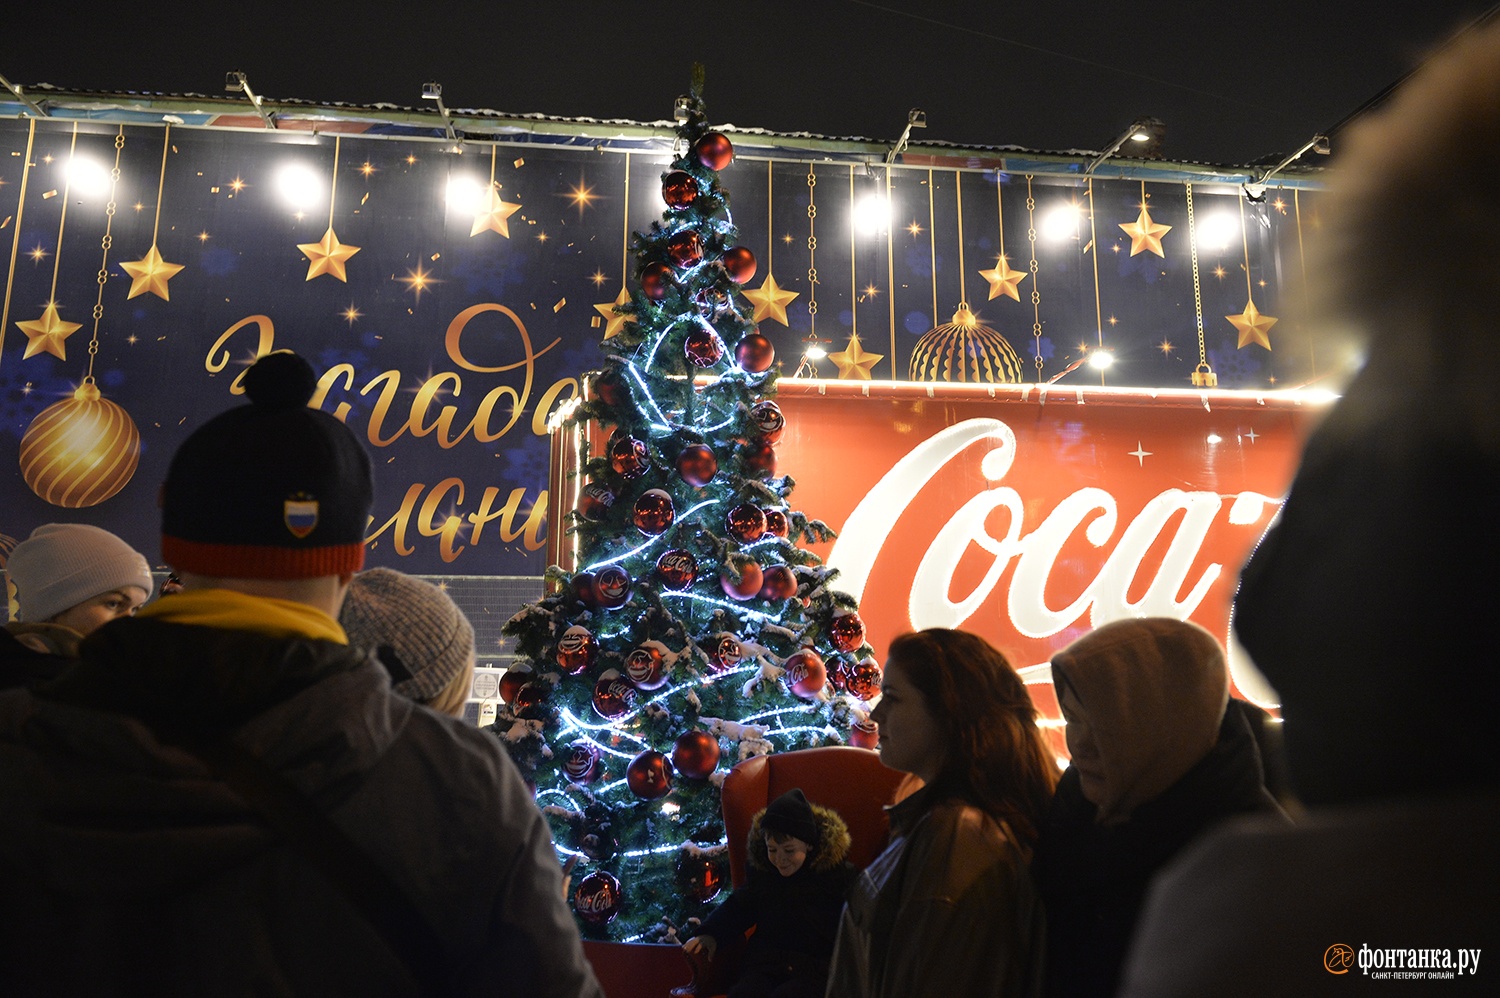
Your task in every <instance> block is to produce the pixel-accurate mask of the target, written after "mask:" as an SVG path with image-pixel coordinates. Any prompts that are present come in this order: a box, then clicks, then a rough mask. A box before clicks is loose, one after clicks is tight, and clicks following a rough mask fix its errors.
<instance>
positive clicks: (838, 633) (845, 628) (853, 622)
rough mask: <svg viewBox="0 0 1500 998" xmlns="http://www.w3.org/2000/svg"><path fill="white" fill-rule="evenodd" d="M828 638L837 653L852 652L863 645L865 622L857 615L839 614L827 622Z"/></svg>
mask: <svg viewBox="0 0 1500 998" xmlns="http://www.w3.org/2000/svg"><path fill="white" fill-rule="evenodd" d="M828 637H829V640H831V641H832V642H833V646H834V647H835V648H837V649H838V650H839V651H854V649H856V648H858V647H859V646H860V645H862V644H864V643H865V622H864V621H863V620H860V619H859V614H857V613H841V614H839V615H838V616H837V617H834V618H833V620H832V621H830V622H829V624H828Z"/></svg>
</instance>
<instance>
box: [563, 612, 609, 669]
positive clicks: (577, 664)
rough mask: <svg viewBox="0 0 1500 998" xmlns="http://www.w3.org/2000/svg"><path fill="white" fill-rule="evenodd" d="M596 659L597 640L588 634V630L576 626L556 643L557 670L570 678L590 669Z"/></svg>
mask: <svg viewBox="0 0 1500 998" xmlns="http://www.w3.org/2000/svg"><path fill="white" fill-rule="evenodd" d="M598 657H599V640H598V639H597V638H595V637H594V636H593V635H592V634H590V633H589V630H588V628H586V627H581V626H579V625H578V624H574V625H573V626H572V627H570V628H568V629H567V630H566V631H564V632H563V636H562V640H561V641H559V642H558V643H557V665H558V668H560V669H562V671H564V672H566V673H567V674H568V675H570V676H576V675H578V674H579V673H580V672H582V671H584V670H585V669H588V668H591V667H592V666H593V664H594V662H595V660H596V659H598Z"/></svg>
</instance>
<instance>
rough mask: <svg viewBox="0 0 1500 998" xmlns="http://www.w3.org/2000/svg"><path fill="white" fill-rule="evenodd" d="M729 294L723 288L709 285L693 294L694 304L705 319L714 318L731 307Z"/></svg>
mask: <svg viewBox="0 0 1500 998" xmlns="http://www.w3.org/2000/svg"><path fill="white" fill-rule="evenodd" d="M729 304H730V303H729V295H728V294H726V293H725V292H724V290H723V289H722V288H717V287H707V288H704V289H703V290H702V291H699V292H698V293H697V294H695V295H693V305H694V306H696V307H697V309H698V314H699V315H701V316H703V318H705V319H710V320H711V319H713V318H714V317H715V316H717V315H718V314H719V313H721V312H723V311H724V310H725V309H727V308H729Z"/></svg>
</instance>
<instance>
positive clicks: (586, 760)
mask: <svg viewBox="0 0 1500 998" xmlns="http://www.w3.org/2000/svg"><path fill="white" fill-rule="evenodd" d="M599 758H600V756H599V747H598V746H597V745H594V744H593V743H592V742H586V741H576V742H574V743H573V744H572V745H569V746H568V755H567V758H565V759H564V760H563V772H564V773H567V774H568V779H569V780H571V781H573V782H574V783H588V782H589V781H591V780H593V779H594V778H595V777H596V776H598V775H599Z"/></svg>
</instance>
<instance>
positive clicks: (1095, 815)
mask: <svg viewBox="0 0 1500 998" xmlns="http://www.w3.org/2000/svg"><path fill="white" fill-rule="evenodd" d="M1052 679H1053V683H1054V685H1055V687H1056V689H1057V691H1058V702H1059V704H1060V705H1061V707H1062V711H1063V717H1064V719H1065V720H1066V721H1067V723H1068V727H1067V740H1068V750H1069V752H1070V753H1071V755H1072V765H1071V766H1069V768H1068V771H1067V772H1066V773H1064V774H1063V777H1062V780H1061V781H1060V782H1059V784H1058V787H1057V792H1056V794H1055V795H1054V796H1053V800H1052V806H1051V809H1050V810H1049V812H1048V815H1047V818H1046V821H1045V822H1044V824H1043V826H1042V834H1041V838H1040V840H1039V841H1038V843H1037V850H1036V859H1035V867H1036V872H1037V880H1038V884H1039V886H1040V888H1041V892H1042V900H1043V903H1044V905H1045V907H1046V911H1047V973H1046V976H1047V993H1048V994H1050V995H1055V996H1065V998H1090V996H1100V998H1103V996H1108V995H1113V994H1114V993H1115V989H1116V987H1117V985H1118V982H1119V977H1120V971H1121V966H1122V964H1123V963H1124V960H1125V956H1126V952H1127V950H1128V947H1129V945H1130V940H1131V936H1132V934H1133V932H1134V930H1135V924H1136V919H1137V917H1138V915H1139V913H1140V910H1141V905H1142V902H1143V900H1144V898H1145V894H1146V889H1147V886H1148V885H1149V884H1150V882H1151V878H1152V877H1153V876H1154V875H1155V874H1156V872H1157V871H1158V870H1159V869H1161V868H1162V866H1164V865H1165V864H1166V863H1167V862H1168V861H1169V860H1170V859H1171V858H1172V857H1173V856H1175V855H1177V853H1178V852H1180V851H1181V850H1182V849H1183V847H1184V846H1186V845H1188V844H1189V843H1190V842H1191V841H1193V840H1194V839H1195V838H1197V837H1198V836H1199V835H1200V834H1202V833H1203V832H1204V831H1205V830H1206V829H1208V828H1210V827H1212V826H1213V825H1215V824H1216V823H1218V822H1220V821H1222V820H1223V819H1225V818H1227V817H1229V816H1231V815H1236V814H1245V813H1255V812H1269V813H1277V814H1279V813H1280V807H1279V806H1278V805H1277V803H1276V801H1275V799H1274V798H1273V797H1272V796H1271V795H1270V794H1269V793H1268V792H1267V791H1266V788H1265V783H1264V780H1263V776H1262V772H1261V764H1260V756H1259V753H1258V751H1257V749H1256V743H1255V737H1254V735H1253V733H1252V730H1251V727H1250V724H1249V721H1248V720H1247V715H1246V712H1245V711H1244V710H1242V709H1241V708H1240V707H1239V706H1238V702H1237V701H1232V700H1229V699H1228V696H1229V677H1228V671H1227V668H1226V665H1225V660H1224V653H1223V650H1222V649H1221V648H1220V646H1219V643H1218V642H1217V641H1216V640H1214V638H1213V636H1212V635H1211V634H1209V633H1208V632H1207V631H1205V630H1203V629H1202V628H1201V627H1198V626H1197V625H1196V624H1192V623H1189V622H1186V621H1180V620H1173V619H1170V618H1146V619H1141V620H1123V621H1117V622H1115V623H1111V624H1106V625H1104V626H1103V627H1100V628H1098V629H1096V630H1095V631H1093V632H1091V633H1089V634H1087V635H1085V636H1084V637H1082V638H1080V639H1078V640H1077V641H1075V642H1073V644H1071V645H1069V646H1068V647H1067V648H1066V649H1064V650H1063V651H1061V652H1059V653H1058V654H1057V655H1055V656H1054V657H1053V659H1052Z"/></svg>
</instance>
